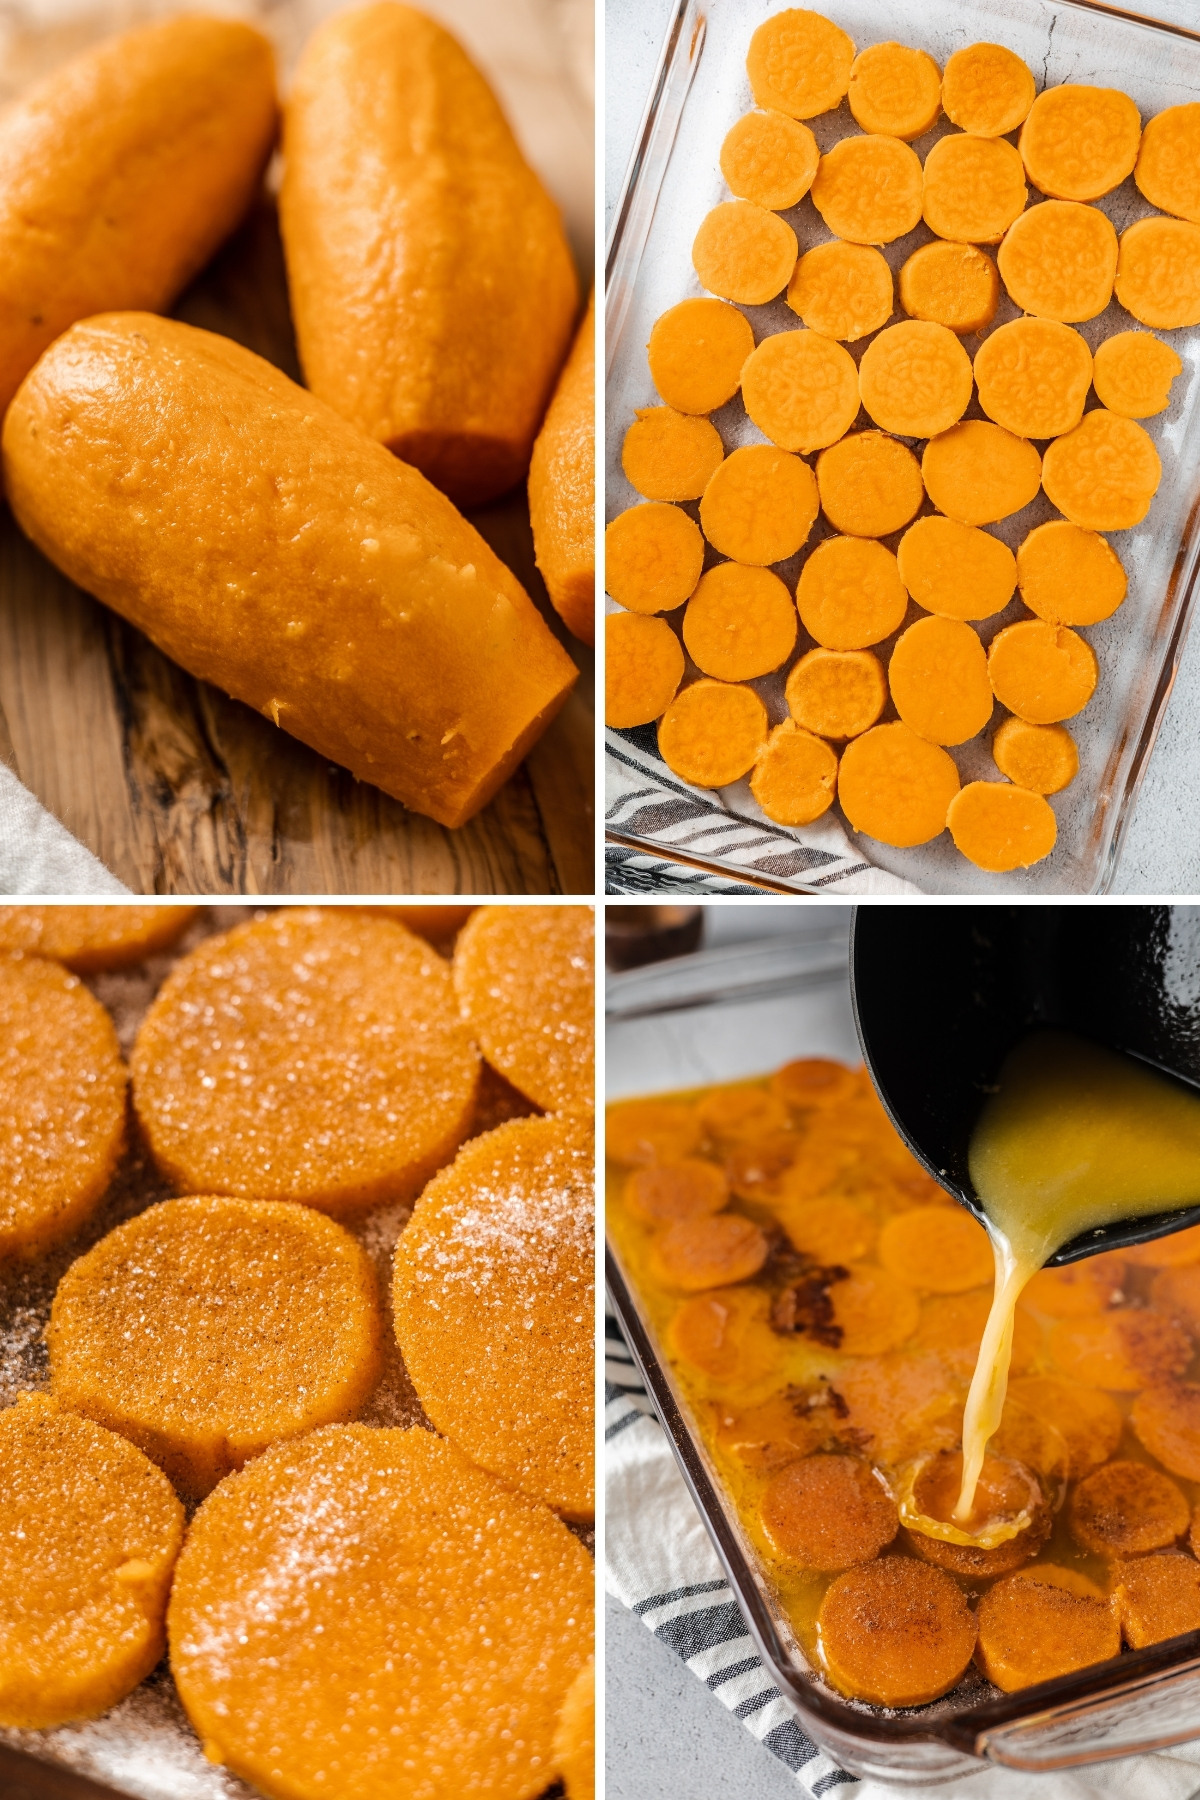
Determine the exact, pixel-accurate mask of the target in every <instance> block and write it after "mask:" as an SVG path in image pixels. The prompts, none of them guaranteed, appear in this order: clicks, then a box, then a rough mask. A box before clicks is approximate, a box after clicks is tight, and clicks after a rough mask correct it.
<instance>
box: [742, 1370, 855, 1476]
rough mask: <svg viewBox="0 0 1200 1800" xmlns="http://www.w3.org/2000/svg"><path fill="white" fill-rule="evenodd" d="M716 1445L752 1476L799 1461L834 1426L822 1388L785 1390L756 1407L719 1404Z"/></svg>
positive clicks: (831, 1407)
mask: <svg viewBox="0 0 1200 1800" xmlns="http://www.w3.org/2000/svg"><path fill="white" fill-rule="evenodd" d="M715 1412H716V1431H717V1442H718V1444H719V1445H720V1446H721V1449H722V1450H724V1451H725V1452H726V1454H727V1455H729V1456H732V1457H733V1459H734V1461H735V1462H738V1463H740V1464H741V1465H742V1467H743V1468H745V1469H751V1470H753V1471H754V1472H755V1473H756V1474H760V1475H773V1474H774V1473H775V1472H776V1470H778V1469H783V1468H786V1467H787V1465H788V1463H794V1462H795V1461H796V1460H797V1458H798V1457H801V1456H810V1455H811V1454H812V1452H813V1451H814V1450H819V1449H820V1448H821V1447H822V1445H823V1444H825V1443H826V1441H827V1440H828V1439H829V1438H830V1437H832V1436H833V1435H835V1433H836V1429H837V1427H838V1424H839V1419H838V1414H837V1411H836V1408H835V1406H834V1405H833V1404H832V1403H831V1402H830V1397H829V1391H828V1389H827V1388H823V1387H821V1386H817V1387H815V1388H807V1389H806V1388H795V1387H787V1388H784V1389H783V1390H782V1392H781V1393H778V1394H774V1395H772V1397H771V1398H770V1399H769V1400H764V1401H762V1402H760V1403H759V1404H758V1405H756V1406H746V1407H743V1406H740V1405H738V1404H737V1403H736V1402H732V1403H730V1402H720V1403H718V1405H717V1407H716V1409H715Z"/></svg>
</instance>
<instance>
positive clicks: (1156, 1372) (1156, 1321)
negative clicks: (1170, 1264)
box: [1050, 1271, 1192, 1394]
mask: <svg viewBox="0 0 1200 1800" xmlns="http://www.w3.org/2000/svg"><path fill="white" fill-rule="evenodd" d="M1170 1272H1171V1273H1174V1272H1175V1271H1170ZM1050 1355H1051V1358H1052V1360H1053V1362H1054V1364H1055V1367H1056V1368H1057V1369H1058V1370H1059V1371H1060V1373H1061V1374H1063V1375H1065V1376H1067V1378H1068V1379H1069V1380H1073V1381H1081V1382H1085V1383H1086V1384H1087V1385H1088V1386H1089V1387H1099V1388H1107V1389H1108V1390H1109V1391H1110V1392H1111V1393H1114V1394H1133V1393H1136V1392H1137V1391H1138V1389H1139V1388H1144V1387H1151V1386H1153V1385H1154V1384H1155V1383H1158V1382H1162V1381H1169V1380H1170V1379H1171V1377H1172V1376H1176V1375H1182V1373H1183V1371H1184V1370H1185V1369H1186V1368H1187V1366H1188V1363H1189V1362H1190V1361H1191V1359H1192V1341H1191V1338H1190V1337H1189V1336H1188V1334H1187V1333H1186V1332H1185V1331H1183V1330H1182V1329H1181V1328H1180V1327H1179V1326H1178V1325H1175V1324H1173V1323H1172V1321H1171V1320H1170V1319H1169V1318H1165V1317H1164V1316H1163V1314H1162V1313H1161V1312H1153V1311H1150V1310H1149V1309H1145V1310H1142V1309H1135V1308H1129V1309H1128V1310H1126V1309H1124V1308H1123V1309H1121V1310H1120V1311H1118V1312H1110V1313H1101V1314H1100V1315H1099V1316H1095V1317H1092V1318H1085V1319H1060V1321H1059V1323H1058V1324H1057V1325H1056V1326H1055V1327H1054V1329H1053V1330H1052V1331H1051V1333H1050Z"/></svg>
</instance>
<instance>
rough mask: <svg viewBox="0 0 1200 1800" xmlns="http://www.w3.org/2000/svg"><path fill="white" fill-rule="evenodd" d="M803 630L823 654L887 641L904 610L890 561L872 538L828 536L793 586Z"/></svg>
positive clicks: (901, 586)
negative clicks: (823, 651)
mask: <svg viewBox="0 0 1200 1800" xmlns="http://www.w3.org/2000/svg"><path fill="white" fill-rule="evenodd" d="M796 605H797V607H798V608H799V611H800V618H801V620H802V621H803V624H804V628H805V630H806V631H807V632H808V633H809V636H810V637H813V638H815V639H816V641H817V643H818V644H820V645H822V647H823V648H825V649H827V650H865V649H867V648H868V647H869V646H870V645H871V644H877V643H879V642H880V640H881V639H882V638H885V637H890V636H891V634H892V632H893V631H895V630H896V629H897V627H898V626H899V625H900V624H901V622H902V620H903V618H904V614H905V612H906V611H907V609H908V595H907V594H906V593H905V591H904V583H903V582H902V581H901V579H900V571H899V569H898V567H897V565H896V558H895V557H894V556H893V554H892V552H891V551H890V550H889V549H887V548H886V546H885V545H883V544H880V543H877V542H876V541H875V540H874V539H873V538H855V537H832V538H826V539H825V540H824V542H823V543H820V544H818V545H817V547H816V549H815V550H814V551H813V552H812V554H811V556H810V557H809V558H808V560H807V562H806V563H805V565H804V567H803V568H802V569H801V571H800V580H799V581H798V583H797V584H796Z"/></svg>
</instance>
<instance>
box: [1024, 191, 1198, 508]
mask: <svg viewBox="0 0 1200 1800" xmlns="http://www.w3.org/2000/svg"><path fill="white" fill-rule="evenodd" d="M1196 230H1197V233H1198V234H1200V225H1198V226H1197V227H1196ZM1161 480H1162V462H1161V461H1160V459H1159V454H1158V451H1157V450H1156V449H1155V447H1154V443H1153V441H1152V439H1151V438H1150V436H1149V434H1148V433H1147V432H1146V431H1144V430H1143V429H1142V427H1141V426H1140V425H1138V424H1137V423H1136V422H1135V421H1134V420H1133V419H1123V418H1121V417H1120V416H1119V415H1118V414H1117V413H1110V412H1107V411H1106V410H1105V409H1104V407H1102V406H1098V407H1096V408H1095V409H1094V411H1092V412H1090V413H1085V414H1084V417H1083V419H1082V421H1081V423H1080V424H1079V425H1077V426H1076V428H1075V430H1074V431H1068V432H1066V433H1065V434H1064V435H1063V436H1062V437H1059V438H1056V439H1055V440H1054V442H1053V443H1052V444H1048V445H1047V446H1046V454H1045V456H1044V458H1043V459H1042V486H1043V487H1044V488H1045V490H1046V498H1047V499H1048V500H1050V501H1051V502H1052V503H1053V504H1054V505H1055V506H1057V508H1058V510H1059V512H1061V513H1062V514H1064V516H1065V517H1066V518H1067V519H1069V520H1070V522H1071V523H1072V525H1080V526H1082V527H1083V528H1084V530H1085V531H1128V530H1130V529H1131V528H1132V527H1133V526H1134V525H1140V524H1141V522H1142V520H1143V519H1144V518H1145V516H1146V514H1147V513H1148V512H1149V510H1150V502H1151V501H1152V500H1153V498H1154V496H1155V494H1156V493H1157V492H1158V484H1159V482H1160V481H1161Z"/></svg>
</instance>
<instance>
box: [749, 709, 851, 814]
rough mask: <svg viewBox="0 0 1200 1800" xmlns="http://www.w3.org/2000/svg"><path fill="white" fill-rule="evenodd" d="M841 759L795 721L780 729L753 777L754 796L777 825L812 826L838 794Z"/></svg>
mask: <svg viewBox="0 0 1200 1800" xmlns="http://www.w3.org/2000/svg"><path fill="white" fill-rule="evenodd" d="M837 766H838V764H837V757H836V755H835V754H834V752H833V751H832V750H831V749H830V748H829V745H828V744H827V743H826V742H825V741H824V739H823V738H819V737H814V736H813V735H812V733H811V732H808V731H801V729H800V727H799V726H798V725H797V724H796V721H795V720H794V719H785V720H784V722H783V724H782V725H777V726H776V727H775V729H774V731H772V733H771V735H770V737H769V738H768V739H767V742H766V747H765V749H764V750H763V751H762V752H761V753H760V755H759V758H758V761H757V763H756V764H755V765H754V771H753V773H752V774H751V776H750V792H751V793H752V794H753V795H754V798H755V799H756V800H757V801H758V804H759V805H760V806H761V807H762V809H763V811H764V812H765V813H766V815H767V817H768V819H774V820H775V823H776V824H777V825H811V824H812V822H813V820H814V819H819V818H820V817H821V814H822V813H826V812H828V811H829V808H830V807H831V806H832V805H833V797H834V794H835V793H836V792H837Z"/></svg>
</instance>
